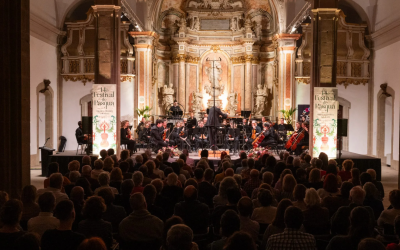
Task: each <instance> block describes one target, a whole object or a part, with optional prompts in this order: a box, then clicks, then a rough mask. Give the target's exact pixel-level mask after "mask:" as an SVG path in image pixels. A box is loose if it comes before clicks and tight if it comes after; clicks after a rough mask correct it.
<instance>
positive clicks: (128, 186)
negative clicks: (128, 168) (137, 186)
mask: <svg viewBox="0 0 400 250" xmlns="http://www.w3.org/2000/svg"><path fill="white" fill-rule="evenodd" d="M133 187H134V185H133V181H132V180H124V181H123V182H122V184H121V193H120V194H119V195H116V196H115V202H114V204H115V205H118V206H121V207H123V208H124V209H125V212H126V214H130V213H131V212H132V208H131V205H130V202H129V199H130V197H131V192H132V189H133Z"/></svg>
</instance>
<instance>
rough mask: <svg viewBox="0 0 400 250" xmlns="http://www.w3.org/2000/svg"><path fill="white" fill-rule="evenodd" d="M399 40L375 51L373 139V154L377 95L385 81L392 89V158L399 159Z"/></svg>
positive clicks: (374, 148) (374, 149) (374, 152)
mask: <svg viewBox="0 0 400 250" xmlns="http://www.w3.org/2000/svg"><path fill="white" fill-rule="evenodd" d="M399 46H400V41H399V42H396V43H393V44H391V45H389V46H386V47H384V48H382V49H379V50H376V51H375V62H374V67H375V68H374V94H373V95H374V118H373V121H374V130H373V133H374V138H373V139H374V140H373V154H375V155H376V133H377V122H381V121H377V97H378V92H379V90H380V85H381V84H383V83H387V84H388V87H390V88H392V89H393V90H394V92H395V93H394V94H395V95H394V98H393V103H394V112H393V119H394V125H393V160H395V161H398V160H399V154H398V152H399V111H400V109H399V106H400V104H399V94H400V84H399V83H400V70H399V61H400V50H399Z"/></svg>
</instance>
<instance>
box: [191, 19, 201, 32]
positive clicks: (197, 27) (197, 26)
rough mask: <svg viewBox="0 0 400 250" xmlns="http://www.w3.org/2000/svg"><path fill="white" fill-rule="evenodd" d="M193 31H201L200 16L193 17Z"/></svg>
mask: <svg viewBox="0 0 400 250" xmlns="http://www.w3.org/2000/svg"><path fill="white" fill-rule="evenodd" d="M192 30H193V31H199V30H200V22H199V18H198V17H194V18H193V27H192Z"/></svg>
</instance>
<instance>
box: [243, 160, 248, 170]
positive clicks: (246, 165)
mask: <svg viewBox="0 0 400 250" xmlns="http://www.w3.org/2000/svg"><path fill="white" fill-rule="evenodd" d="M247 161H248V160H247V159H243V160H242V167H243V168H247V167H248V164H247Z"/></svg>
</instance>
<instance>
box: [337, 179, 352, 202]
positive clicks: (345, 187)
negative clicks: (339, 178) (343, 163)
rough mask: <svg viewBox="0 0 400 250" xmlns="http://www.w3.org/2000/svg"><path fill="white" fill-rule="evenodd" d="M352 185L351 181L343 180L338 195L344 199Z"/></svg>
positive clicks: (347, 197) (348, 194)
mask: <svg viewBox="0 0 400 250" xmlns="http://www.w3.org/2000/svg"><path fill="white" fill-rule="evenodd" d="M353 187H354V185H353V183H351V182H348V181H344V182H342V186H341V187H340V195H341V196H343V197H344V198H346V199H349V197H350V190H351V189H352V188H353Z"/></svg>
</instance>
